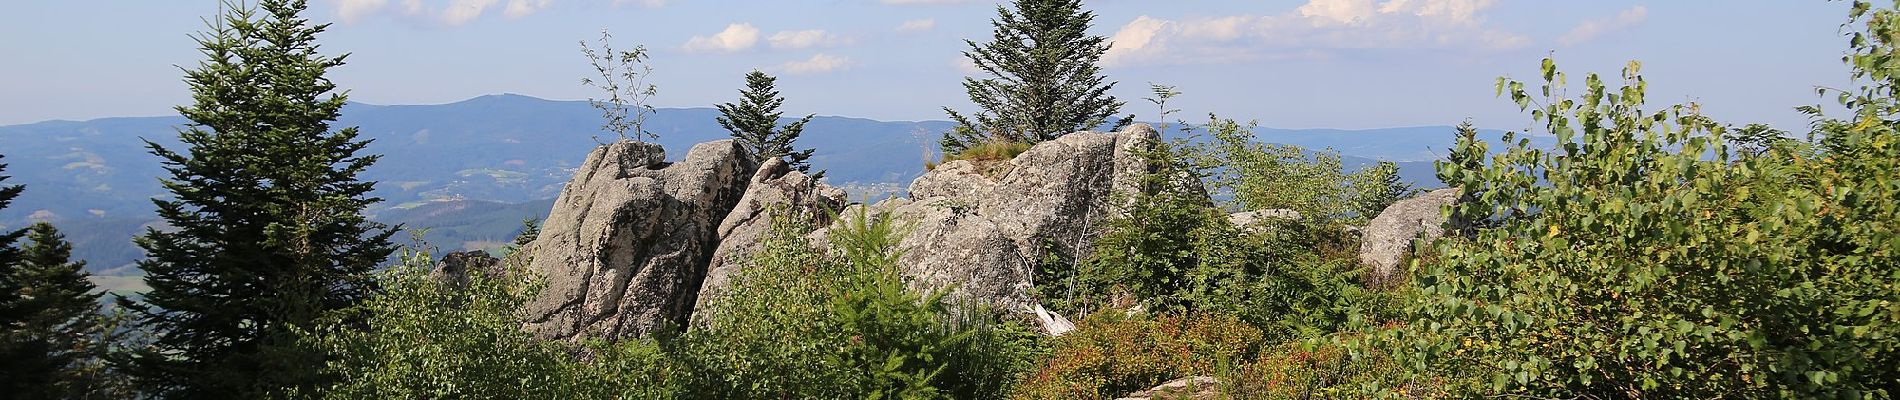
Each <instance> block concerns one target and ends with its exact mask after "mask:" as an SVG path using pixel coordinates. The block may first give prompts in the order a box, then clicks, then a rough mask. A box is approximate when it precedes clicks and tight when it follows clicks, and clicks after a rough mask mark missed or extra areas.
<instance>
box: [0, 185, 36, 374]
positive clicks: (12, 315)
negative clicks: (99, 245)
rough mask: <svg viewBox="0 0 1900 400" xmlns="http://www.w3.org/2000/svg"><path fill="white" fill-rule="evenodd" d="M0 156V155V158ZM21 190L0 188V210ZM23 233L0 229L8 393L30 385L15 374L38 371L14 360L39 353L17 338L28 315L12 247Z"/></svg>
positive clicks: (2, 357) (0, 339)
mask: <svg viewBox="0 0 1900 400" xmlns="http://www.w3.org/2000/svg"><path fill="white" fill-rule="evenodd" d="M4 157H5V156H4V155H0V158H4ZM6 169H7V165H6V164H0V182H6V180H7V179H8V178H12V177H10V176H6V175H4V174H3V173H5V172H6ZM23 190H25V187H24V186H20V185H0V210H4V209H6V208H7V206H8V205H12V204H13V199H14V198H16V197H19V196H20V192H21V191H23ZM25 234H26V230H24V229H7V230H0V369H4V371H0V374H4V375H5V376H7V377H8V378H7V379H4V380H0V381H4V382H6V384H4V385H0V390H8V391H9V393H11V390H16V389H19V388H20V387H21V386H25V385H29V384H31V383H30V382H26V379H24V378H21V379H15V378H13V376H14V373H15V372H16V371H27V370H29V369H38V368H40V366H37V365H29V364H26V363H18V362H16V361H15V360H30V359H32V357H30V356H28V355H29V354H33V353H34V352H36V351H39V350H41V349H36V348H32V347H31V346H29V343H28V342H27V341H26V340H24V338H23V337H21V335H19V332H21V331H23V330H24V328H25V326H26V321H27V319H28V318H29V316H30V315H31V313H30V312H29V311H28V309H27V308H26V307H25V305H24V304H22V303H23V300H25V298H26V297H25V296H22V295H21V293H20V292H21V289H23V285H22V284H21V282H19V278H18V275H19V273H18V271H20V270H21V267H22V265H23V263H22V262H21V260H20V249H19V248H18V247H15V243H17V242H19V241H20V237H21V236H23V235H25ZM16 382H17V383H16Z"/></svg>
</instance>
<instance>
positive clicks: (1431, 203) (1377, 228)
mask: <svg viewBox="0 0 1900 400" xmlns="http://www.w3.org/2000/svg"><path fill="white" fill-rule="evenodd" d="M1458 194H1459V190H1458V189H1439V190H1434V191H1431V192H1426V193H1425V194H1424V195H1420V196H1418V197H1413V198H1409V199H1405V200H1399V201H1398V202H1395V203H1392V205H1391V206H1387V207H1386V208H1385V211H1381V212H1379V216H1378V217H1374V218H1373V219H1372V221H1370V222H1367V223H1366V227H1365V229H1363V230H1362V231H1361V232H1362V237H1361V241H1360V244H1359V262H1360V263H1361V264H1364V265H1365V266H1366V267H1367V268H1369V269H1370V270H1371V272H1370V276H1369V278H1370V279H1368V282H1367V283H1368V284H1370V285H1372V286H1374V287H1382V286H1387V285H1390V284H1393V283H1396V282H1398V280H1399V279H1401V275H1402V274H1404V273H1405V271H1403V270H1402V269H1400V268H1399V262H1400V261H1403V260H1404V259H1405V256H1406V255H1407V254H1411V253H1412V251H1413V244H1414V243H1415V242H1425V243H1430V242H1432V241H1435V240H1438V238H1440V237H1443V236H1445V222H1446V220H1447V217H1446V216H1445V214H1444V213H1443V212H1442V211H1440V209H1441V208H1444V207H1445V206H1449V205H1451V204H1453V203H1455V202H1457V201H1458Z"/></svg>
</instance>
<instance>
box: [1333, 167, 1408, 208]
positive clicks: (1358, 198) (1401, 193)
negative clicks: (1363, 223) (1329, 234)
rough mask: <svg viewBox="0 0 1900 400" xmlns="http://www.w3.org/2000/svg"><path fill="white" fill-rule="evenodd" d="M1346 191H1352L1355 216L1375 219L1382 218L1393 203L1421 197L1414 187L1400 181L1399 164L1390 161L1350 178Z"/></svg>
mask: <svg viewBox="0 0 1900 400" xmlns="http://www.w3.org/2000/svg"><path fill="white" fill-rule="evenodd" d="M1347 183H1348V185H1349V186H1347V189H1348V190H1350V191H1351V195H1350V196H1351V197H1350V200H1351V201H1352V209H1351V210H1349V211H1351V212H1352V213H1353V215H1354V216H1357V217H1359V218H1361V219H1368V220H1369V219H1372V217H1377V216H1379V212H1381V211H1385V208H1386V207H1390V206H1391V205H1392V203H1397V202H1398V201H1399V200H1403V199H1405V198H1407V197H1412V196H1416V195H1418V190H1417V189H1413V188H1412V184H1410V183H1405V181H1404V180H1402V179H1401V178H1399V165H1398V164H1394V163H1392V162H1391V161H1380V162H1379V163H1378V164H1376V165H1373V166H1371V167H1367V168H1366V169H1364V170H1361V171H1358V172H1355V173H1353V174H1350V175H1348V176H1347Z"/></svg>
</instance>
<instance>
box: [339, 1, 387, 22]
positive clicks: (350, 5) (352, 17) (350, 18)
mask: <svg viewBox="0 0 1900 400" xmlns="http://www.w3.org/2000/svg"><path fill="white" fill-rule="evenodd" d="M387 5H389V0H339V1H337V5H336V15H337V17H338V18H341V19H342V20H343V22H344V23H354V22H356V21H361V20H362V19H363V18H364V17H368V16H370V15H373V14H376V13H377V12H379V11H382V9H383V7H384V6H387Z"/></svg>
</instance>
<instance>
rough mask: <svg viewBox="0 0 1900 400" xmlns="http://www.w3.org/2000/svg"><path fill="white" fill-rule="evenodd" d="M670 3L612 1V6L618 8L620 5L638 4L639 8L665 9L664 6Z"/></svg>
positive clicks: (653, 0)
mask: <svg viewBox="0 0 1900 400" xmlns="http://www.w3.org/2000/svg"><path fill="white" fill-rule="evenodd" d="M670 2H671V1H670V0H614V5H616V6H618V5H621V4H638V5H640V6H641V7H646V8H660V7H666V4H667V3H670Z"/></svg>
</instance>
